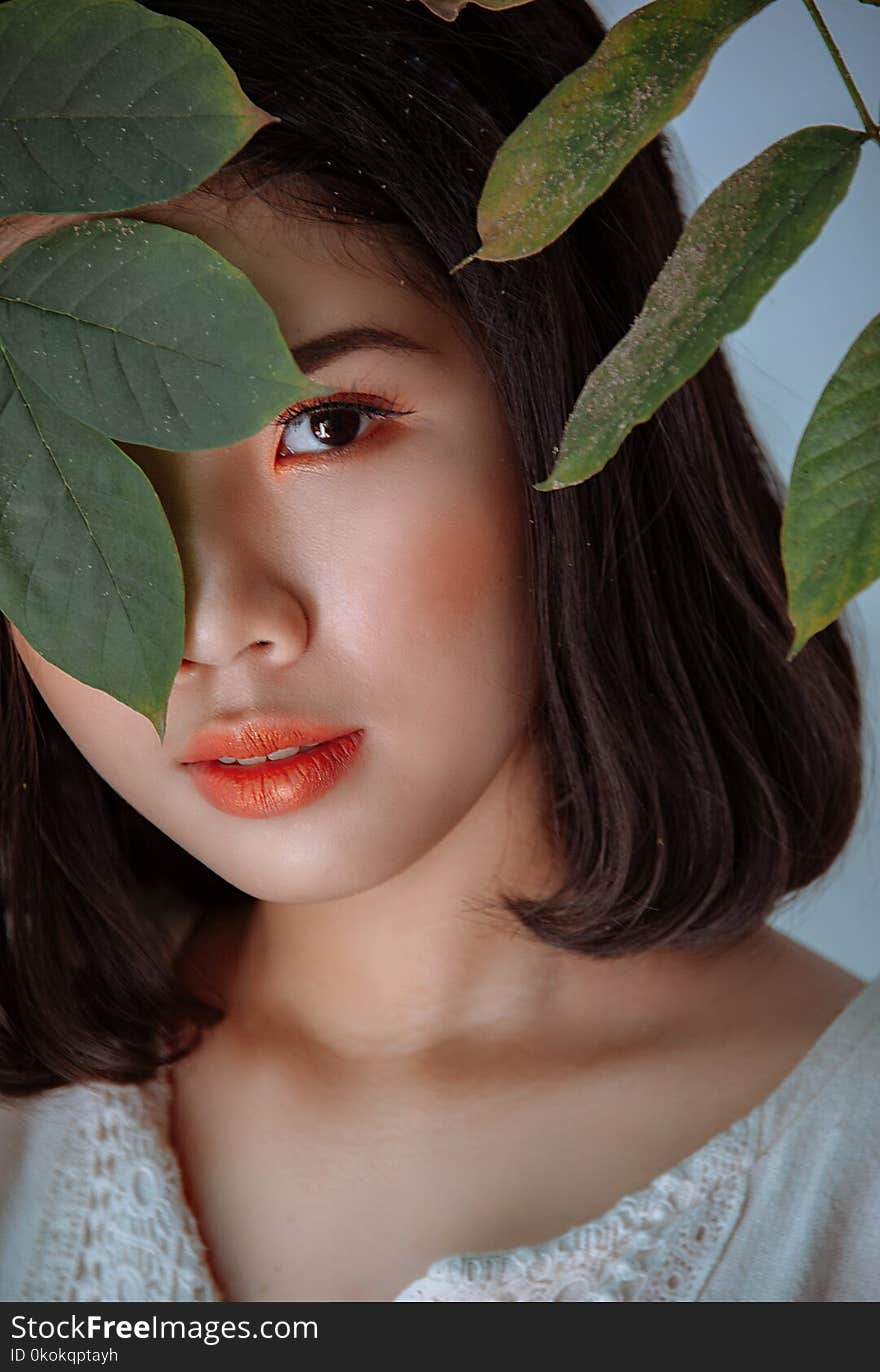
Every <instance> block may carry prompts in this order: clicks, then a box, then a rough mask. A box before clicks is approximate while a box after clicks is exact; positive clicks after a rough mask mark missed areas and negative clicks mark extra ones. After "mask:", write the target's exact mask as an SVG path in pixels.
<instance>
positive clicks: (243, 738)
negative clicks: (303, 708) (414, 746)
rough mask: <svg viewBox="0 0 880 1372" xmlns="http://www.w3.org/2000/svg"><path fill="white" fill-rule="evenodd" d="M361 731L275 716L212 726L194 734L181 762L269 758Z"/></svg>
mask: <svg viewBox="0 0 880 1372" xmlns="http://www.w3.org/2000/svg"><path fill="white" fill-rule="evenodd" d="M356 731H357V728H356V726H348V725H345V724H324V723H321V722H320V721H319V720H315V719H293V718H291V717H290V716H286V715H272V716H271V717H268V718H263V719H249V720H243V721H242V722H241V723H233V722H231V721H230V722H223V721H220V722H218V723H216V724H209V725H208V727H207V728H205V729H200V730H199V731H198V733H196V734H193V736H192V738H191V739H190V741H189V743H188V744H187V747H186V749H185V751H184V752H183V754H182V755H181V756H180V757H179V758H178V762H181V763H186V762H203V761H208V760H213V759H216V758H219V757H237V758H242V757H266V756H268V754H269V753H277V752H278V751H279V749H281V748H299V747H303V746H304V745H306V744H309V743H327V742H329V741H330V739H333V738H344V737H345V735H347V734H353V733H355V732H356Z"/></svg>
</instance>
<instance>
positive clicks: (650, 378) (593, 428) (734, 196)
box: [534, 124, 868, 491]
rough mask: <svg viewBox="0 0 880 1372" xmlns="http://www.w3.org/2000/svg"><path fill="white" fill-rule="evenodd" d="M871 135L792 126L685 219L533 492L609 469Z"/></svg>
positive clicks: (812, 219)
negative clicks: (628, 438)
mask: <svg viewBox="0 0 880 1372" xmlns="http://www.w3.org/2000/svg"><path fill="white" fill-rule="evenodd" d="M867 137H868V135H867V134H866V133H862V132H856V131H854V130H852V129H843V128H838V127H837V126H835V125H830V124H828V125H816V126H814V127H812V128H807V129H799V130H798V132H797V133H793V134H789V135H788V137H786V138H782V139H780V141H779V142H778V143H774V144H772V146H771V147H769V148H765V150H764V151H763V152H762V153H759V154H758V156H757V157H756V158H754V159H753V161H751V162H749V163H748V164H747V165H746V166H745V167H740V168H739V170H738V171H735V172H734V173H733V175H732V176H729V177H728V178H727V180H726V181H722V182H721V185H720V186H718V187H716V189H715V190H714V191H713V192H712V193H711V195H709V196H708V197H707V198H706V200H704V201H703V203H702V205H700V206H699V207H698V209H697V210H696V212H695V213H694V215H693V216H692V218H691V219H690V221H689V222H688V224H687V226H686V228H685V230H684V232H683V234H682V235H681V238H680V239H679V241H678V243H677V244H676V247H675V250H674V251H673V252H672V254H671V255H670V257H669V258H668V259H667V261H666V264H665V266H664V267H663V270H662V271H661V273H660V275H659V276H658V277H657V280H656V281H655V282H654V284H653V286H652V287H651V289H650V291H649V292H648V295H647V297H646V299H645V304H644V307H643V309H642V312H641V314H640V315H639V316H638V318H637V319H636V321H635V323H634V324H633V325H632V327H631V328H630V330H629V332H628V333H627V334H625V336H624V337H623V338H622V339H621V340H620V342H619V343H618V344H617V345H616V346H615V347H614V348H612V350H611V352H610V353H609V354H608V356H607V357H605V358H604V359H603V360H602V361H601V362H600V363H599V365H598V366H597V367H596V368H595V369H594V370H593V371H592V372H591V373H590V375H589V377H588V378H587V382H586V385H585V386H584V388H583V390H582V391H581V393H580V395H579V396H578V399H577V401H576V402H575V407H574V409H573V410H572V413H571V414H570V415H569V418H568V422H567V423H566V426H565V429H564V431H563V435H562V442H561V445H560V451H559V458H558V461H557V464H556V466H555V467H554V469H553V471H552V472H551V474H550V476H549V477H548V478H547V480H546V481H542V482H540V483H539V484H537V485H535V487H534V489H535V490H536V491H552V490H557V489H559V488H560V487H562V486H571V485H575V484H576V483H577V482H579V481H584V480H586V478H587V477H589V476H593V475H594V474H595V473H596V472H598V471H600V470H601V469H602V467H604V465H605V463H606V462H607V461H608V460H609V458H611V457H613V456H614V454H615V453H616V452H617V450H618V448H619V447H620V445H621V443H622V442H623V440H624V439H625V438H626V436H627V434H628V433H629V432H630V431H631V430H632V429H634V428H635V426H636V425H637V424H643V423H644V422H645V420H646V419H650V417H651V415H652V414H654V412H655V410H657V409H659V407H660V406H661V405H662V404H663V401H664V400H666V399H667V397H668V396H670V395H671V394H672V393H673V391H676V390H678V388H679V386H681V385H682V384H683V383H684V382H685V381H687V379H688V378H689V377H691V376H693V375H694V374H695V373H696V372H698V371H699V370H700V368H701V367H702V366H703V364H704V363H705V362H707V361H708V360H709V358H710V357H711V356H712V353H713V352H714V351H715V349H716V348H717V347H718V344H719V343H720V342H721V340H722V338H724V336H725V335H726V334H729V333H732V332H733V331H734V330H735V329H738V328H740V327H741V326H742V325H743V324H745V322H746V320H747V319H748V318H749V316H750V315H751V314H752V311H753V310H754V308H755V306H756V305H757V303H758V301H759V300H761V299H762V297H763V296H764V295H766V293H767V291H769V289H770V287H771V286H772V285H773V284H774V283H775V282H776V281H777V280H778V279H779V277H780V276H781V275H782V273H783V272H785V271H787V270H788V268H789V267H790V266H791V265H792V264H793V263H794V262H796V261H797V259H798V257H800V255H801V253H802V252H803V251H804V249H805V248H806V247H807V246H808V245H809V244H810V243H812V242H813V240H814V239H815V238H816V237H818V235H819V233H820V231H821V229H822V227H823V225H824V224H825V222H826V220H827V219H828V217H829V215H830V214H831V211H832V210H833V209H834V208H835V206H836V205H838V204H839V203H840V201H841V200H842V199H843V197H844V195H845V194H846V191H847V188H848V186H849V184H850V181H851V180H852V176H853V173H854V171H855V169H856V164H857V162H858V158H859V151H860V149H861V146H862V144H863V143H864V142H865V140H866V138H867Z"/></svg>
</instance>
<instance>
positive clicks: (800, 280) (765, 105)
mask: <svg viewBox="0 0 880 1372" xmlns="http://www.w3.org/2000/svg"><path fill="white" fill-rule="evenodd" d="M593 8H594V9H595V10H596V12H597V13H598V14H599V15H600V17H601V18H602V19H603V20H604V22H605V23H606V24H607V25H609V26H610V25H612V24H615V23H616V22H617V21H618V19H621V18H622V17H623V16H624V15H625V14H628V13H630V12H631V11H632V10H634V9H637V8H639V6H638V5H635V4H629V3H627V0H596V3H594V5H593ZM819 9H820V10H821V12H822V14H823V16H824V18H825V21H826V23H827V24H828V27H829V28H830V30H831V32H832V34H833V35H834V37H835V39H836V40H837V43H838V46H839V47H840V49H841V51H842V53H843V56H844V58H845V60H846V62H847V65H848V66H849V69H850V71H851V72H852V74H853V76H854V78H855V81H856V84H857V86H858V87H859V90H860V91H861V94H862V96H863V98H864V99H865V101H866V103H867V105H868V108H869V109H870V110H871V111H872V113H873V115H874V116H875V117H876V115H877V110H878V105H880V8H875V7H874V6H871V5H863V4H860V3H859V2H858V0H819ZM824 123H837V124H843V125H846V126H848V127H850V128H860V127H861V124H860V121H859V117H858V114H857V113H856V110H855V107H854V105H853V103H852V101H851V99H850V96H849V94H848V92H847V89H846V87H845V85H844V84H843V81H842V79H841V77H840V74H839V73H838V71H837V68H836V66H835V65H834V63H833V62H832V60H831V56H830V54H829V53H828V51H827V49H826V47H825V45H824V44H823V42H822V40H821V38H820V36H819V33H818V30H817V29H816V27H815V25H814V24H813V22H812V20H811V19H810V16H809V14H808V12H807V10H806V7H805V6H804V5H803V4H802V3H800V0H775V3H774V4H771V5H769V6H768V7H767V9H765V10H763V11H762V12H761V13H760V14H758V15H756V16H755V17H754V18H753V19H750V20H749V21H748V23H746V24H745V25H743V27H742V28H740V29H738V30H737V31H736V32H735V33H734V34H733V35H732V36H731V37H730V38H729V39H728V40H727V42H726V43H725V44H724V45H723V46H722V47H721V48H720V49H719V51H718V53H717V54H716V55H715V57H714V58H713V60H712V62H711V64H710V66H709V69H708V71H707V73H706V75H705V77H704V79H703V83H702V85H701V86H700V88H699V90H698V91H697V94H696V95H695V97H694V99H693V100H692V102H691V104H690V105H689V106H688V108H687V109H686V110H685V111H684V112H683V113H682V114H681V115H679V117H678V118H677V119H675V120H673V121H672V123H671V124H669V125H667V129H668V131H669V133H670V136H671V142H672V146H673V149H674V151H675V153H676V157H677V163H678V168H679V186H680V189H681V191H682V194H683V196H684V200H685V208H686V211H687V213H688V214H690V213H691V212H692V211H693V209H694V208H695V207H696V205H697V204H699V202H700V201H701V200H704V199H705V198H706V196H707V195H708V194H709V192H710V191H712V190H713V189H714V188H715V187H716V186H717V185H718V184H719V182H721V181H723V180H724V178H725V177H726V176H729V175H730V174H731V172H733V171H735V170H736V169H737V167H740V166H742V165H743V164H744V163H746V162H748V161H750V160H751V158H753V157H755V156H756V155H757V154H758V153H759V152H760V151H761V150H762V149H763V148H765V147H767V146H768V145H769V144H770V143H773V142H775V141H776V140H777V139H779V138H782V137H784V136H785V135H786V134H788V133H793V132H794V131H795V130H796V129H799V128H803V127H804V126H806V125H809V124H824ZM877 313H880V146H878V145H877V144H876V143H871V144H867V145H866V146H865V148H864V150H863V154H862V158H861V162H860V165H859V167H858V169H857V171H856V175H855V177H854V179H853V182H852V185H851V187H850V191H849V194H848V197H847V199H846V200H845V201H844V202H843V204H842V205H840V206H838V208H837V209H836V210H835V211H834V214H833V215H832V216H831V218H830V219H829V221H828V223H827V225H826V227H825V229H824V230H823V232H822V234H821V235H820V237H819V239H818V240H817V241H816V242H815V243H813V244H812V246H811V247H809V248H808V249H807V250H806V252H805V253H804V254H803V255H802V256H801V257H800V258H799V259H798V261H797V262H796V263H795V265H794V266H793V267H791V268H790V269H789V271H788V272H786V273H785V275H784V276H782V277H781V278H780V280H779V281H778V282H777V284H776V286H775V287H774V288H773V290H772V291H771V292H770V294H769V295H767V296H766V297H765V298H764V300H763V301H762V302H761V303H760V305H759V306H758V307H757V309H756V310H755V313H754V314H753V315H752V318H751V319H750V320H749V322H748V323H747V324H746V325H745V326H744V327H743V328H741V329H739V330H738V331H737V332H736V333H734V334H730V335H729V336H728V339H727V340H726V342H725V345H724V347H725V350H726V351H727V354H728V357H729V359H730V361H731V363H732V365H733V369H734V371H735V373H736V375H737V378H738V380H739V382H740V384H741V387H742V390H743V394H744V397H745V400H746V403H747V405H748V407H749V412H750V415H751V417H752V420H753V422H754V425H755V428H756V430H757V431H758V433H759V435H760V436H761V437H762V438H763V440H764V442H765V444H766V446H767V448H768V451H769V452H770V455H771V456H772V458H773V459H774V461H775V462H776V464H777V466H778V467H779V468H780V470H781V471H782V473H783V475H784V476H785V478H786V480H788V478H789V476H790V473H791V467H792V463H793V461H794V455H795V452H796V451H797V446H798V443H799V442H800V438H801V435H802V433H803V431H804V428H805V427H806V424H807V420H808V418H809V416H810V414H811V412H812V409H813V407H814V405H815V403H816V401H817V400H818V398H819V395H820V393H821V391H822V389H823V388H824V386H825V384H826V383H827V381H828V379H829V377H830V376H831V375H832V373H833V372H834V370H835V369H836V367H837V365H838V363H839V362H840V360H841V358H842V357H843V355H844V353H845V352H846V351H847V349H848V348H849V346H850V344H851V343H852V342H853V340H854V339H855V337H856V335H857V334H858V333H859V332H860V331H861V330H862V329H863V328H864V327H865V325H866V324H867V323H868V321H869V320H870V319H872V318H873V317H874V315H876V314H877ZM878 449H880V431H878ZM847 620H848V622H849V625H850V627H851V629H852V631H853V636H854V638H855V648H856V652H857V656H858V658H859V661H860V663H861V665H862V668H863V676H864V682H865V688H866V693H867V714H868V725H867V736H866V745H867V749H868V765H867V771H868V776H867V796H866V799H865V803H864V805H863V806H862V811H861V814H860V819H859V824H858V827H857V831H856V832H855V834H854V836H853V838H852V839H851V841H850V843H849V845H848V847H847V848H846V849H845V851H844V853H843V855H842V856H841V857H840V859H839V860H838V862H837V863H836V864H835V865H834V867H833V868H832V869H831V871H830V872H829V874H828V876H827V877H825V878H824V879H823V881H822V882H818V883H815V884H814V885H813V886H812V887H810V888H809V890H808V891H806V892H804V893H802V894H801V895H799V896H798V897H796V898H795V900H794V901H793V902H792V904H791V905H790V906H788V907H786V909H784V910H781V911H779V912H777V914H776V916H775V917H774V919H773V923H774V924H775V925H776V927H777V928H779V929H781V930H782V931H783V932H784V933H787V934H789V935H790V936H791V937H792V938H797V939H799V940H800V941H801V942H803V943H806V944H808V945H809V946H810V947H812V948H815V949H817V950H818V951H819V952H820V953H822V954H823V955H824V956H825V957H828V958H832V959H833V960H834V961H835V962H839V963H841V964H842V965H843V966H845V967H847V968H849V970H850V971H853V972H855V973H856V974H857V975H859V976H861V977H865V978H872V977H874V976H876V975H877V974H878V973H880V777H878V776H877V771H878V761H877V757H878V754H880V746H878V744H880V584H877V583H875V584H874V585H873V586H871V587H869V588H868V589H867V590H865V591H863V592H862V594H861V595H859V596H857V597H856V598H855V600H854V601H852V602H850V606H849V607H848V609H847V611H846V614H845V616H844V622H846V621H847Z"/></svg>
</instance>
